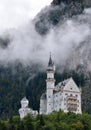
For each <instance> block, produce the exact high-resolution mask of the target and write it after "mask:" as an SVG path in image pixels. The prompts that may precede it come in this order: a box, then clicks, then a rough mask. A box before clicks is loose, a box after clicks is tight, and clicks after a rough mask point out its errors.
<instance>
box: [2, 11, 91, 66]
mask: <svg viewBox="0 0 91 130" xmlns="http://www.w3.org/2000/svg"><path fill="white" fill-rule="evenodd" d="M90 21H91V9H87V10H85V11H84V14H82V15H78V16H76V17H74V18H72V19H67V20H66V21H65V22H64V23H60V24H59V25H58V26H56V27H53V28H51V29H50V31H49V32H48V34H47V35H45V36H41V35H40V34H38V33H37V32H36V30H35V26H34V22H33V21H30V22H29V24H27V25H25V26H23V27H20V28H18V29H16V30H9V31H8V35H9V37H10V38H11V39H12V40H11V42H10V43H9V45H8V46H7V47H6V48H2V47H0V63H1V64H4V65H6V64H8V63H16V61H19V62H21V63H22V64H23V65H26V66H27V65H30V66H31V64H40V65H43V66H44V67H46V65H47V63H48V59H49V55H50V52H51V53H52V58H53V60H54V62H55V64H58V65H65V64H66V63H67V61H69V64H74V63H73V62H72V58H73V59H74V61H76V59H75V57H73V53H74V51H75V50H76V51H77V50H78V52H77V54H79V55H80V58H81V59H80V60H79V63H82V64H84V58H86V57H84V56H82V55H83V54H85V53H86V52H87V51H89V52H90V49H91V48H90V47H89V46H91V39H90V41H89V40H88V39H89V37H90V35H91V23H90ZM6 34H7V33H5V34H3V35H4V36H6ZM80 45H81V46H82V47H79V46H80ZM83 47H84V48H86V50H85V49H84V50H83ZM77 48H78V49H77ZM79 48H80V49H79ZM80 52H82V53H81V54H80ZM87 55H88V54H87ZM77 58H78V59H79V56H78V57H77ZM87 60H88V59H87ZM75 64H76V63H75ZM77 64H78V63H77Z"/></svg>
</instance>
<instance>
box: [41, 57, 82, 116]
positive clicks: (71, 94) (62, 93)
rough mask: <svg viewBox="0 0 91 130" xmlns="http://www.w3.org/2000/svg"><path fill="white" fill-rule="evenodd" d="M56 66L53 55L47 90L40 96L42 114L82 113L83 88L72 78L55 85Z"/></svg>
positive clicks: (50, 60)
mask: <svg viewBox="0 0 91 130" xmlns="http://www.w3.org/2000/svg"><path fill="white" fill-rule="evenodd" d="M54 74H55V66H54V64H53V61H52V58H51V55H50V59H49V63H48V68H47V79H46V92H45V93H43V94H42V96H41V98H40V110H39V113H40V114H49V113H51V112H53V111H59V110H62V111H64V112H69V111H70V112H74V113H76V114H77V113H79V114H81V113H82V110H81V89H79V88H78V86H77V85H76V83H75V82H74V80H73V79H72V78H69V79H66V80H64V81H62V82H60V83H58V84H57V85H56V86H55V79H54Z"/></svg>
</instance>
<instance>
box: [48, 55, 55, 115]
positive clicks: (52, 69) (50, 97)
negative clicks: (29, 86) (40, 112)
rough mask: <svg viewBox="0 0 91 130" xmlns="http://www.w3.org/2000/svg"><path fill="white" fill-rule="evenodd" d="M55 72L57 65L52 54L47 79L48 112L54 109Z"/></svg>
mask: <svg viewBox="0 0 91 130" xmlns="http://www.w3.org/2000/svg"><path fill="white" fill-rule="evenodd" d="M54 73H55V66H54V63H53V61H52V58H51V55H50V58H49V63H48V68H47V80H46V97H47V111H46V114H48V113H51V112H52V111H53V89H54V87H55V79H54Z"/></svg>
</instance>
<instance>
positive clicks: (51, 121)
mask: <svg viewBox="0 0 91 130" xmlns="http://www.w3.org/2000/svg"><path fill="white" fill-rule="evenodd" d="M0 129H1V130H91V115H88V114H86V113H83V114H82V115H80V114H77V115H76V114H74V113H70V112H69V113H63V112H53V113H52V114H50V115H38V116H37V117H36V118H33V117H32V116H31V115H28V116H27V117H25V118H24V119H23V120H20V118H19V117H18V116H14V117H12V118H10V119H9V120H7V121H1V120H0Z"/></svg>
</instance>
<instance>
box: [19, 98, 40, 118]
mask: <svg viewBox="0 0 91 130" xmlns="http://www.w3.org/2000/svg"><path fill="white" fill-rule="evenodd" d="M28 104H29V101H28V100H27V99H26V97H24V98H23V99H22V100H21V108H20V109H19V114H20V118H21V119H23V118H24V117H25V116H27V115H28V114H31V115H33V116H34V117H36V116H37V115H38V112H37V111H34V110H32V109H31V108H29V107H28Z"/></svg>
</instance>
